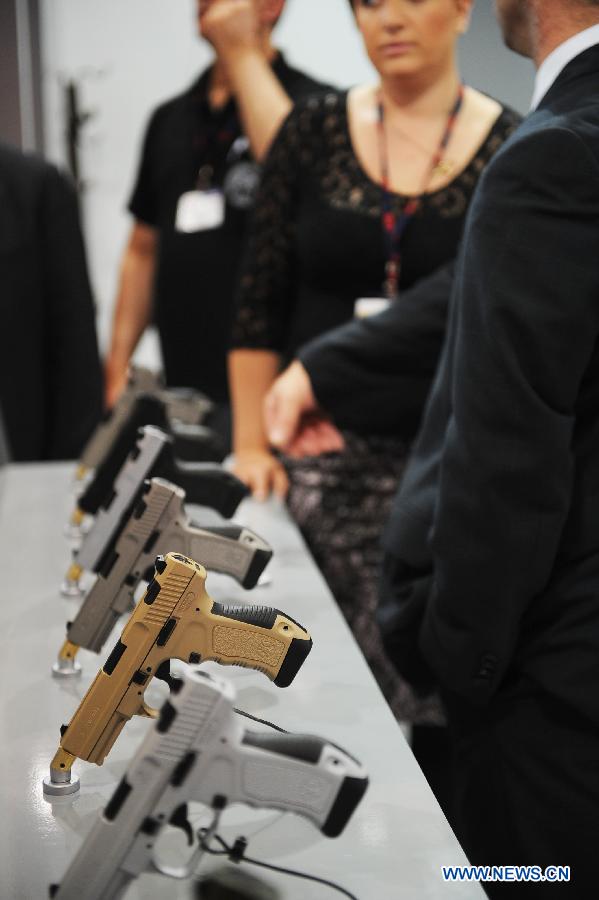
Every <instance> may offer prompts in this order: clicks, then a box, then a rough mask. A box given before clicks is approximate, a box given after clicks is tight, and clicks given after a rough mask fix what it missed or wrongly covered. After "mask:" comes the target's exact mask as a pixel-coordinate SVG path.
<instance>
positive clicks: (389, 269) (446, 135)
mask: <svg viewBox="0 0 599 900" xmlns="http://www.w3.org/2000/svg"><path fill="white" fill-rule="evenodd" d="M463 102H464V85H463V84H461V85H460V88H459V91H458V96H457V98H456V101H455V103H454V105H453V107H452V109H451V112H450V113H449V116H448V118H447V125H446V126H445V131H444V132H443V137H442V138H441V142H440V144H439V147H438V148H437V151H436V152H435V154H434V156H433V158H432V160H431V164H430V167H429V169H428V172H427V175H426V179H425V182H424V187H423V189H422V192H421V194H420V195H419V196H418V197H409V198H408V200H407V202H406V203H405V205H404V206H403V208H402V210H401V213H400V214H399V215H397V214H396V213H395V212H394V209H393V199H392V195H391V189H390V186H389V183H390V177H389V154H388V149H387V133H386V129H385V107H384V106H383V101H382V99H381V100H379V103H378V126H379V149H380V156H381V175H382V178H381V183H382V189H383V200H382V210H383V215H382V219H383V234H384V237H385V244H386V249H387V262H386V265H385V282H384V285H383V292H384V295H385V297H387V298H389V299H390V300H395V299H396V298H397V295H398V290H399V274H400V269H401V240H402V237H403V234H404V231H405V230H406V227H407V226H408V224H409V222H410V221H411V219H412V218H413V217H414V215H415V214H416V212H417V211H418V209H419V207H420V204H421V202H422V198H423V197H424V194H425V192H426V188H427V187H428V185H429V183H430V180H431V178H432V176H433V174H434V172H435V169H437V168H438V166H439V164H440V163H441V161H442V160H443V155H444V153H445V151H446V149H447V145H448V144H449V141H450V139H451V135H452V134H453V129H454V127H455V123H456V119H457V117H458V115H459V112H460V110H461V108H462V104H463Z"/></svg>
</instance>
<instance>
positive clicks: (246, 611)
mask: <svg viewBox="0 0 599 900" xmlns="http://www.w3.org/2000/svg"><path fill="white" fill-rule="evenodd" d="M211 612H212V614H213V615H214V616H223V618H225V619H235V621H237V622H245V623H246V624H247V625H257V626H258V627H259V628H274V624H275V622H276V621H277V615H279V611H278V610H276V609H273V607H272V606H228V605H227V604H226V603H217V602H214V603H213V604H212V610H211Z"/></svg>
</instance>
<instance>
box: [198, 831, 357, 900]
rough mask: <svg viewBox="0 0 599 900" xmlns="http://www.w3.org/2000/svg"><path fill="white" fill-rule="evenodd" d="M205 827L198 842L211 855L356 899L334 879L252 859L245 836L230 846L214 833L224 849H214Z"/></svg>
mask: <svg viewBox="0 0 599 900" xmlns="http://www.w3.org/2000/svg"><path fill="white" fill-rule="evenodd" d="M205 831H206V829H204V828H203V829H202V830H201V831H200V832H198V840H199V842H200V846H201V847H202V850H204V851H205V852H206V853H209V854H210V855H211V856H228V857H229V859H230V860H231V861H232V862H236V863H239V862H246V863H250V864H251V865H253V866H259V867H260V868H262V869H269V870H270V871H271V872H279V873H280V874H281V875H291V876H292V877H293V878H303V879H305V880H306V881H314V882H316V884H324V885H325V887H329V888H331V889H332V890H334V891H338V892H339V893H340V894H343V895H344V896H345V897H349V900H358V898H357V897H356V896H355V894H350V892H349V891H347V890H346V889H345V888H343V887H341V885H340V884H336V883H335V882H334V881H328V879H326V878H320V877H319V876H318V875H310V874H308V873H307V872H298V871H297V870H296V869H286V868H284V867H283V866H275V865H273V864H272V863H267V862H263V861H262V860H260V859H253V858H252V857H251V856H246V855H245V848H246V846H247V841H246V839H245V838H237V840H236V841H235V843H234V844H233V846H232V847H230V846H229V844H227V842H226V841H224V840H223V838H222V837H221V836H220V835H219V834H214V835H213V836H212V837H213V839H214V840H215V841H218V843H219V844H220V845H221V847H224V850H215V849H214V848H213V847H210V846H209V845H208V844H207V843H206V841H205V840H204V835H203V833H202V832H205Z"/></svg>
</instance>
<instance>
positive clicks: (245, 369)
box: [229, 350, 288, 500]
mask: <svg viewBox="0 0 599 900" xmlns="http://www.w3.org/2000/svg"><path fill="white" fill-rule="evenodd" d="M279 366H280V356H279V354H277V353H273V352H272V351H269V350H234V351H233V352H232V353H231V354H230V355H229V379H230V384H231V402H232V406H233V450H234V453H235V466H234V471H235V474H236V475H237V476H238V477H239V478H241V480H242V481H243V482H245V484H247V485H248V487H249V488H250V489H251V491H252V493H253V495H254V497H256V498H257V499H258V500H265V499H266V498H267V497H268V495H269V493H270V492H271V490H273V491H274V492H275V494H278V495H279V496H280V497H284V496H285V494H286V493H287V488H288V482H287V476H286V474H285V470H284V468H283V466H282V465H281V464H280V462H279V461H278V460H277V459H276V458H275V457H274V456H273V455H272V453H270V451H269V448H268V441H267V438H266V434H265V432H264V425H263V422H262V403H263V401H264V397H265V395H266V393H267V391H268V389H269V387H270V386H271V384H272V382H273V381H274V380H275V378H276V377H277V374H278V371H279Z"/></svg>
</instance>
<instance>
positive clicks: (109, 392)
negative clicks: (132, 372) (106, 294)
mask: <svg viewBox="0 0 599 900" xmlns="http://www.w3.org/2000/svg"><path fill="white" fill-rule="evenodd" d="M155 267H156V234H155V231H154V229H152V228H150V227H149V226H146V225H141V224H137V225H136V226H134V229H133V232H132V235H131V238H130V240H129V244H128V246H127V249H126V251H125V256H124V258H123V263H122V266H121V275H120V283H119V292H118V297H117V302H116V308H115V313H114V321H113V326H112V337H111V341H110V348H109V351H108V355H107V358H106V405H107V406H108V407H111V406H112V405H113V404H114V403H115V402H116V400H117V399H118V396H119V394H120V392H121V390H122V388H123V387H124V384H125V379H126V374H127V367H128V365H129V360H130V359H131V356H132V354H133V351H134V350H135V347H136V346H137V343H138V341H139V339H140V337H141V336H142V334H143V332H144V330H145V329H146V328H147V326H148V325H149V324H150V321H151V318H152V293H153V286H154V271H155Z"/></svg>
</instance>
